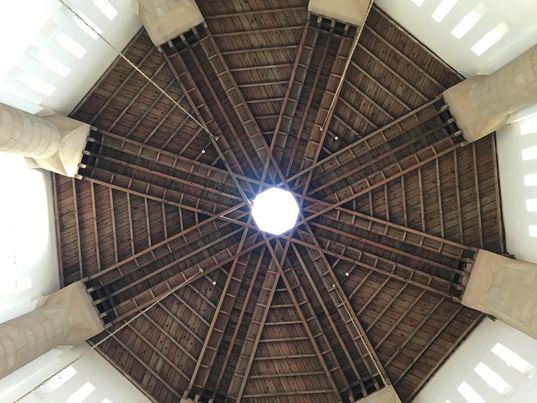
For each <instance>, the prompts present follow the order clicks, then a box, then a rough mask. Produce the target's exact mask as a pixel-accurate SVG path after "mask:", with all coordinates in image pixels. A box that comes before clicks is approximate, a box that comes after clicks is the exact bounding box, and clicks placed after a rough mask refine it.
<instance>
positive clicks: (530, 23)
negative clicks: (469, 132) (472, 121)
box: [375, 0, 537, 77]
mask: <svg viewBox="0 0 537 403" xmlns="http://www.w3.org/2000/svg"><path fill="white" fill-rule="evenodd" d="M441 2H443V3H454V6H453V8H452V9H451V10H450V11H449V12H448V13H447V15H446V16H445V17H444V19H443V20H442V21H441V22H437V21H436V20H434V19H433V18H432V15H433V13H434V12H435V10H436V9H437V7H438V6H439V4H441ZM375 3H376V4H378V5H379V6H380V7H381V8H382V9H383V10H384V11H386V12H387V13H388V14H389V15H390V17H392V18H393V19H394V20H396V21H397V22H398V23H399V24H401V25H402V26H403V27H404V28H405V29H406V30H407V31H409V32H410V33H411V34H412V35H414V36H415V37H416V38H418V39H419V40H420V41H421V42H423V43H424V44H425V45H426V46H428V47H429V48H430V49H431V50H432V51H433V52H435V53H436V54H437V55H438V56H440V58H442V59H443V60H444V61H445V62H447V63H448V64H449V65H451V66H452V67H454V68H455V69H456V70H457V71H458V72H459V73H461V74H463V75H464V76H466V77H470V76H473V75H475V74H476V73H480V74H489V73H491V72H493V71H495V70H496V69H498V68H499V67H501V66H503V65H504V64H506V63H507V62H509V61H511V60H512V59H514V58H515V57H516V56H518V55H520V54H521V53H523V52H524V51H525V50H526V49H529V48H530V47H531V46H533V45H535V44H536V43H537V2H536V1H535V0H510V1H505V0H375ZM479 3H481V5H482V7H484V9H485V10H486V12H485V13H484V14H483V16H482V17H481V19H480V20H479V21H478V22H477V23H476V24H475V25H474V26H473V27H472V29H470V30H469V31H468V32H467V33H466V35H464V36H463V37H462V38H460V39H457V38H456V37H455V36H453V35H452V34H451V31H452V30H453V28H454V27H455V26H457V25H458V23H459V22H460V21H461V20H462V19H463V18H464V17H465V16H466V15H467V14H468V13H469V12H470V11H472V10H473V9H474V7H476V6H478V4H479ZM419 4H421V5H419ZM478 7H479V6H478ZM500 23H505V24H506V26H507V27H508V32H507V33H506V34H505V35H504V36H503V38H502V39H501V40H500V41H499V42H497V43H496V44H495V45H494V46H492V47H491V48H490V49H489V50H487V51H486V52H484V53H483V54H482V55H480V56H478V55H476V54H475V53H474V52H472V50H471V48H472V47H473V46H474V45H475V44H476V43H477V42H478V41H479V40H480V39H481V38H482V37H483V36H484V35H485V34H486V33H487V32H489V31H491V30H492V29H494V28H495V27H496V26H497V25H498V24H500Z"/></svg>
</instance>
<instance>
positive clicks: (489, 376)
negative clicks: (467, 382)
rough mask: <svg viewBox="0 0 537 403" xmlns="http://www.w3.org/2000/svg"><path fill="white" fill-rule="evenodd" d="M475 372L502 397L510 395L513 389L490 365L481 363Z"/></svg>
mask: <svg viewBox="0 0 537 403" xmlns="http://www.w3.org/2000/svg"><path fill="white" fill-rule="evenodd" d="M474 371H475V372H476V373H477V374H478V375H479V376H480V377H481V379H483V380H484V381H485V382H486V383H487V385H489V387H491V388H492V389H494V390H495V391H496V392H498V393H499V394H500V395H506V394H508V393H509V392H510V391H511V390H512V389H513V388H512V386H511V385H509V384H508V383H507V382H506V381H505V379H503V378H502V377H501V376H500V375H498V374H497V373H496V372H495V371H493V370H492V369H491V368H490V367H489V366H488V365H486V364H483V363H482V362H480V363H479V364H477V367H475V368H474Z"/></svg>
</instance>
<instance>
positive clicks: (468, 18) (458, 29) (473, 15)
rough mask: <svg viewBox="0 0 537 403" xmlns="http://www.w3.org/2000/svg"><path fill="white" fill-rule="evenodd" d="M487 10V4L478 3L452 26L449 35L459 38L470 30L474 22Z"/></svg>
mask: <svg viewBox="0 0 537 403" xmlns="http://www.w3.org/2000/svg"><path fill="white" fill-rule="evenodd" d="M486 12H487V6H485V5H484V4H483V3H479V4H478V5H477V6H475V7H474V8H473V9H472V10H471V11H469V12H468V14H466V15H465V16H464V17H463V18H462V20H461V21H460V22H459V23H458V24H457V25H456V26H455V28H453V30H452V31H451V35H453V36H454V37H455V38H457V39H461V38H462V37H463V36H464V35H466V34H467V33H468V31H469V30H471V29H472V28H473V27H474V25H475V24H477V23H478V22H479V20H480V19H481V17H483V15H485V13H486Z"/></svg>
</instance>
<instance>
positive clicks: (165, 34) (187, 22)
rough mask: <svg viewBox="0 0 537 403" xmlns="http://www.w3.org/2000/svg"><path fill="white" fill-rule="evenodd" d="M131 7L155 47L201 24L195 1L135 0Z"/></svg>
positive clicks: (200, 16)
mask: <svg viewBox="0 0 537 403" xmlns="http://www.w3.org/2000/svg"><path fill="white" fill-rule="evenodd" d="M133 5H134V9H135V11H136V12H137V14H138V15H139V17H140V19H141V20H142V23H143V24H144V27H145V29H146V31H147V33H148V34H149V37H150V38H151V40H152V41H153V43H154V44H155V45H157V46H159V45H162V44H163V43H165V42H168V41H170V40H172V39H174V38H177V37H178V36H179V35H180V34H182V33H183V32H186V31H189V30H190V29H192V28H194V27H195V26H196V25H198V24H200V23H202V22H203V16H202V15H201V12H200V10H199V8H198V6H197V5H196V1H195V0H136V1H135V2H134V4H133Z"/></svg>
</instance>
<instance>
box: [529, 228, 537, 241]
mask: <svg viewBox="0 0 537 403" xmlns="http://www.w3.org/2000/svg"><path fill="white" fill-rule="evenodd" d="M528 235H529V236H530V237H532V238H537V225H528Z"/></svg>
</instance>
